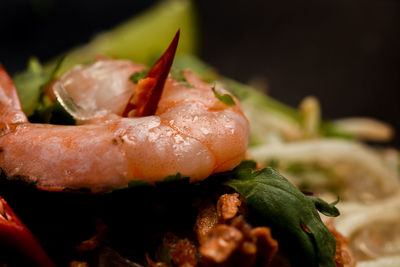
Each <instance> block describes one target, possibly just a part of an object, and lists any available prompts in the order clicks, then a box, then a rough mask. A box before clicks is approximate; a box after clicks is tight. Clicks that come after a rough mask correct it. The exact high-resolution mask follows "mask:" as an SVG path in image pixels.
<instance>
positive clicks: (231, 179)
mask: <svg viewBox="0 0 400 267" xmlns="http://www.w3.org/2000/svg"><path fill="white" fill-rule="evenodd" d="M178 39H179V31H178V32H177V34H176V35H175V38H174V39H173V41H172V43H171V44H170V46H169V47H168V49H167V50H166V51H165V53H164V54H163V55H162V56H161V57H160V58H159V59H158V61H157V62H156V63H155V64H154V65H153V67H151V68H150V69H147V68H146V67H145V66H143V65H140V64H136V63H133V62H131V61H128V60H117V59H111V58H97V59H96V60H95V61H94V62H93V63H90V64H87V65H78V66H76V67H74V68H72V69H71V70H70V71H68V72H66V73H65V74H64V75H62V76H61V77H59V78H52V79H51V81H50V82H47V83H46V84H45V87H44V89H43V94H42V98H43V101H48V103H51V104H49V106H50V105H59V107H58V108H59V109H62V110H63V112H64V113H65V114H64V115H65V116H70V117H71V118H73V120H74V121H76V123H77V124H78V125H55V124H48V123H47V124H46V123H38V122H36V123H32V122H29V121H28V119H27V117H26V114H25V113H24V111H23V110H22V106H21V104H20V100H19V97H18V94H17V91H16V88H15V86H14V84H13V82H12V81H11V78H10V77H9V76H8V75H7V73H6V71H5V69H4V68H3V67H1V69H0V89H1V98H0V110H1V111H2V113H1V114H2V115H1V127H2V128H1V136H0V147H1V154H0V167H1V172H2V173H1V175H2V194H3V195H5V196H7V198H11V199H12V198H13V197H12V196H13V195H14V194H15V192H17V191H19V192H24V193H25V194H27V195H25V197H27V196H29V197H32V198H34V199H36V200H35V201H38V203H37V204H39V207H36V208H35V213H36V214H37V215H39V214H40V216H39V220H36V222H33V223H32V222H29V219H28V222H29V226H30V227H29V228H31V229H32V232H33V234H34V235H35V236H36V238H37V239H36V238H35V237H34V235H32V234H31V232H30V231H29V230H28V228H27V227H25V226H24V224H23V223H22V222H21V221H20V220H19V219H18V217H16V214H15V213H14V212H13V211H12V210H11V207H10V206H8V204H7V203H6V202H5V201H4V200H3V199H2V207H3V208H2V210H3V212H2V215H1V217H0V228H1V229H2V230H1V231H0V234H1V236H2V242H3V244H4V246H6V247H7V249H8V250H10V251H12V252H13V254H11V255H19V256H21V257H15V256H14V257H5V259H3V260H4V262H6V263H11V264H22V263H25V264H26V263H29V264H36V265H38V266H53V265H66V264H69V265H72V266H75V265H79V264H83V265H89V266H103V265H107V266H108V265H124V264H125V265H126V266H171V265H174V266H199V265H200V266H289V265H290V266H305V265H306V266H336V265H340V266H342V265H344V264H348V263H351V258H350V254H349V253H348V252H347V250H346V247H347V245H346V242H344V241H341V240H342V239H343V237H341V235H340V234H339V233H338V232H336V230H334V228H333V226H332V225H330V226H329V227H328V226H326V225H325V224H324V223H323V222H322V220H321V218H320V215H319V213H318V212H322V213H323V214H325V215H327V216H337V215H338V214H339V212H338V210H337V209H336V207H335V204H336V202H334V203H332V204H329V203H327V202H325V201H324V200H322V199H320V198H318V197H316V196H309V195H305V194H303V193H301V192H300V191H299V190H298V189H296V188H295V186H293V185H292V184H291V183H290V182H289V181H288V180H287V179H286V178H284V177H283V176H282V175H280V174H279V173H277V172H276V171H275V170H273V169H272V168H263V167H262V166H259V165H257V164H256V163H255V162H254V161H252V160H250V158H249V157H248V156H246V150H247V146H248V140H249V122H248V120H247V118H246V117H245V115H244V113H243V109H242V107H241V104H240V103H239V101H238V100H237V98H236V97H235V96H234V95H233V94H232V93H230V92H228V91H227V90H225V89H224V88H222V86H221V85H218V84H214V85H210V84H208V83H206V82H204V81H203V80H202V79H201V78H200V77H199V76H197V75H196V74H195V73H193V72H192V71H190V70H174V71H173V72H170V69H171V65H172V61H173V58H174V54H175V51H176V48H177V45H178ZM109 99H110V100H109ZM54 110H55V108H54V106H53V109H52V110H51V112H54ZM36 115H40V112H39V111H36ZM20 200H21V199H20ZM53 201H54V202H53ZM23 202H26V201H23ZM49 202H52V203H51V204H49ZM54 204H56V205H57V206H58V207H56V209H57V208H58V209H61V214H58V213H57V212H55V213H53V212H51V213H49V214H46V215H42V214H43V209H47V208H49V206H52V205H54ZM15 205H16V206H19V205H26V204H23V203H18V202H17V203H16V204H15ZM28 206H29V205H28ZM66 206H69V208H66ZM71 207H73V209H72V210H71ZM65 208H66V209H65ZM82 213H85V215H83V216H82ZM54 215H55V217H57V219H56V221H57V220H60V221H57V223H58V225H57V227H59V228H58V229H52V227H54V225H52V224H51V221H53V220H54V219H52V218H51V217H52V216H54ZM24 216H26V215H24ZM27 217H29V216H27ZM65 217H67V219H65ZM71 218H78V220H79V221H80V222H85V223H84V226H82V224H77V223H76V222H75V223H72V224H70V221H71ZM31 219H32V218H31ZM53 223H54V221H53ZM85 224H87V225H85ZM43 227H44V228H45V229H44V228H43ZM52 231H53V234H51V235H49V233H51V232H52ZM54 233H56V234H57V238H56V239H55V238H54V237H55V236H54ZM66 235H68V237H69V238H66V237H65V236H66ZM64 238H65V239H64ZM24 239H27V240H29V244H30V245H29V246H27V245H25V246H24V245H23V243H24V242H25V241H24ZM65 240H68V241H65ZM56 241H57V242H56ZM55 242H56V243H57V244H56V243H55ZM60 243H61V244H60ZM50 244H52V245H50ZM31 247H33V248H34V249H31Z"/></svg>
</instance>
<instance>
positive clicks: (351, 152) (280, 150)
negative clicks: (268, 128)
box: [249, 139, 400, 194]
mask: <svg viewBox="0 0 400 267" xmlns="http://www.w3.org/2000/svg"><path fill="white" fill-rule="evenodd" d="M249 151H250V154H251V155H252V156H253V157H254V159H256V160H258V161H259V162H262V163H265V162H268V161H270V160H277V161H279V162H283V163H290V162H295V163H304V164H312V163H320V164H324V165H327V166H331V167H332V168H335V164H339V163H346V164H349V165H351V166H352V168H354V170H358V169H363V170H365V172H366V173H368V174H369V177H372V178H373V179H374V180H375V181H376V183H377V184H379V186H381V187H382V191H384V192H387V193H388V194H389V193H390V192H393V191H394V190H396V189H397V188H398V187H399V186H400V183H399V177H398V172H397V169H393V168H392V167H393V166H391V165H390V164H387V163H386V162H385V161H384V159H383V158H382V157H381V156H380V154H378V153H376V152H375V151H374V150H372V149H370V148H368V147H367V146H365V145H363V144H361V143H356V142H354V141H346V140H341V139H317V140H308V141H307V140H306V141H299V142H294V143H285V144H275V145H262V146H257V147H252V148H250V149H249Z"/></svg>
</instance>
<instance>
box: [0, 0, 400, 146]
mask: <svg viewBox="0 0 400 267" xmlns="http://www.w3.org/2000/svg"><path fill="white" fill-rule="evenodd" d="M156 2H157V1H155V0H141V1H124V0H113V1H106V0H101V1H100V0H97V1H94V0H93V1H92V0H91V1H78V0H69V1H67V0H65V1H61V0H58V1H56V0H0V61H1V62H2V63H3V64H4V65H5V66H6V68H7V69H8V70H9V71H10V72H11V73H14V72H15V71H17V70H21V69H23V68H24V67H25V64H26V60H27V59H28V58H29V57H30V56H32V55H36V56H38V57H39V58H40V60H42V61H46V60H48V59H50V58H53V57H54V56H56V55H58V54H60V53H61V52H63V51H65V50H67V49H69V48H71V47H73V46H76V45H78V44H82V43H85V42H87V41H89V40H90V39H91V38H92V37H93V36H94V34H95V33H97V32H100V31H102V30H105V29H109V28H112V27H113V26H115V25H117V24H118V23H119V22H121V21H123V20H124V19H126V18H129V17H131V16H132V15H134V14H136V13H139V12H140V11H143V10H144V9H146V8H147V7H149V6H151V5H153V4H154V3H156ZM196 5H197V7H198V12H199V18H200V21H201V31H202V39H201V55H202V58H203V59H204V60H205V61H206V62H208V63H210V64H211V65H213V66H215V67H216V68H217V69H218V70H219V71H220V72H221V73H222V74H224V75H226V76H228V77H232V78H235V79H237V80H239V81H242V82H249V81H252V82H254V81H257V83H258V84H263V85H264V87H267V88H268V92H269V93H270V95H272V96H273V97H275V98H277V99H279V100H281V101H283V102H285V103H288V104H290V105H292V106H297V105H298V104H299V102H300V100H301V99H302V98H303V97H304V96H306V95H315V96H317V97H318V98H319V99H320V101H321V104H322V109H323V115H324V117H325V118H330V119H333V118H339V117H345V116H371V117H375V118H378V119H381V120H385V121H387V122H389V123H391V124H392V125H393V126H395V128H396V129H397V131H398V132H400V119H399V118H398V117H399V116H400V103H399V96H400V93H398V91H399V90H400V75H399V69H400V68H399V64H400V1H397V0H380V1H379V0H324V1H321V0H304V1H296V0H293V1H288V0H282V1H269V0H252V1H238V0H236V1H235V0H231V1H228V0H224V1H211V0H202V1H200V0H199V1H196ZM399 139H400V138H398V137H397V141H396V145H397V146H399V144H400V142H399Z"/></svg>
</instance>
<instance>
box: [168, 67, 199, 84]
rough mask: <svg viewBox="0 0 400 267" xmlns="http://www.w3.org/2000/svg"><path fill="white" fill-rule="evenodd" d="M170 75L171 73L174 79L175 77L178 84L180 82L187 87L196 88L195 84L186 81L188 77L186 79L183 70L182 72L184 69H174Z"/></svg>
mask: <svg viewBox="0 0 400 267" xmlns="http://www.w3.org/2000/svg"><path fill="white" fill-rule="evenodd" d="M170 73H171V75H172V77H173V78H174V79H175V80H177V81H178V82H180V83H182V84H184V85H186V86H187V87H193V86H194V85H193V84H191V83H189V82H188V81H187V80H186V77H185V75H184V74H183V70H182V69H178V68H176V67H172V68H171V71H170Z"/></svg>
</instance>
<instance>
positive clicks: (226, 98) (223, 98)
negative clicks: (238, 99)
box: [211, 86, 236, 106]
mask: <svg viewBox="0 0 400 267" xmlns="http://www.w3.org/2000/svg"><path fill="white" fill-rule="evenodd" d="M211 90H212V91H213V92H214V95H215V97H216V98H218V99H219V100H220V101H221V102H222V103H224V104H225V105H228V106H235V105H236V103H235V101H234V100H233V98H232V96H231V95H228V94H220V93H218V92H217V91H216V90H215V86H213V87H211Z"/></svg>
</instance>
